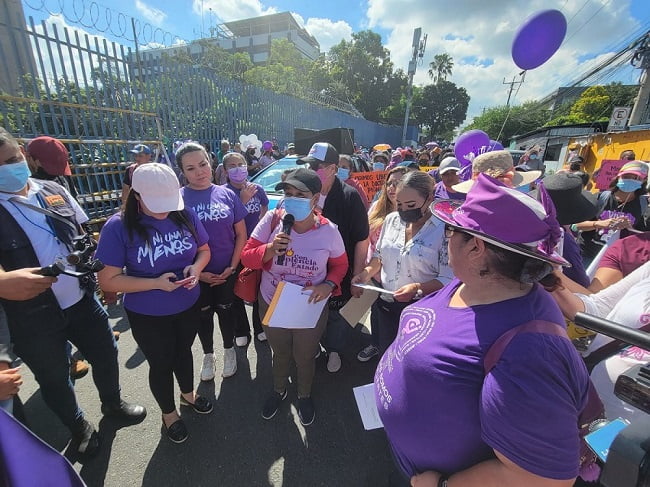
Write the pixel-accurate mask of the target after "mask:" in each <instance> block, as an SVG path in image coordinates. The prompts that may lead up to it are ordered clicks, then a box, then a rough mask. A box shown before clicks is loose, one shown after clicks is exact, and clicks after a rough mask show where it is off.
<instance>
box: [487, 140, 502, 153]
mask: <svg viewBox="0 0 650 487" xmlns="http://www.w3.org/2000/svg"><path fill="white" fill-rule="evenodd" d="M493 150H503V144H502V143H501V142H499V141H498V140H492V139H490V146H489V148H488V152H489V151H493Z"/></svg>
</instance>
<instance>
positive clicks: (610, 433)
mask: <svg viewBox="0 0 650 487" xmlns="http://www.w3.org/2000/svg"><path fill="white" fill-rule="evenodd" d="M629 424H630V423H629V422H628V421H627V420H625V419H622V418H618V419H615V420H614V421H612V422H610V423H607V424H606V425H605V426H603V427H602V428H599V429H597V430H596V431H594V432H593V433H589V434H588V435H587V436H585V441H586V442H587V445H589V448H590V449H591V451H593V452H594V453H595V454H596V455H597V456H598V458H600V460H602V461H603V462H605V461H606V460H607V454H608V453H609V447H610V446H612V443H613V442H614V439H616V435H618V434H619V433H620V432H621V430H623V429H625V428H626V427H627V426H629Z"/></svg>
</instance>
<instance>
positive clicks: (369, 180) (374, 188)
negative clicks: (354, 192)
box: [350, 171, 388, 201]
mask: <svg viewBox="0 0 650 487" xmlns="http://www.w3.org/2000/svg"><path fill="white" fill-rule="evenodd" d="M386 174H388V171H371V172H353V173H350V177H351V178H352V179H356V180H357V181H358V182H359V184H360V185H361V187H362V188H363V190H364V191H365V192H366V195H368V199H369V200H370V201H372V199H373V198H374V197H375V194H376V193H377V192H379V191H381V189H382V187H383V186H384V182H385V181H386Z"/></svg>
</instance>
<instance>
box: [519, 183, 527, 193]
mask: <svg viewBox="0 0 650 487" xmlns="http://www.w3.org/2000/svg"><path fill="white" fill-rule="evenodd" d="M517 191H521V192H522V193H530V184H524V185H523V186H519V187H518V188H517Z"/></svg>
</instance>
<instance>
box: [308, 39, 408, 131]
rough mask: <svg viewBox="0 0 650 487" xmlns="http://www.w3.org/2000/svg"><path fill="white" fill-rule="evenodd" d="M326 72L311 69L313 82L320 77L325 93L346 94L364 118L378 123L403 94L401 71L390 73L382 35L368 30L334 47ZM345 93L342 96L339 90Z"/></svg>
mask: <svg viewBox="0 0 650 487" xmlns="http://www.w3.org/2000/svg"><path fill="white" fill-rule="evenodd" d="M325 66H326V71H327V74H324V72H323V71H322V70H321V71H320V72H319V71H318V70H317V71H316V72H315V71H314V70H312V72H311V74H312V79H314V78H315V77H316V76H315V75H316V74H318V75H319V76H320V78H319V79H320V81H321V82H322V83H327V85H326V86H323V87H322V90H324V92H325V93H327V94H328V95H331V96H335V97H336V96H337V95H339V96H338V97H339V98H340V95H345V97H344V98H342V99H343V101H347V102H349V103H351V104H353V105H354V106H355V107H356V108H357V109H358V110H359V111H360V112H361V113H362V114H363V115H364V116H365V117H366V118H367V119H369V120H373V121H377V120H379V119H380V118H381V117H380V113H381V112H382V110H383V109H385V108H386V107H388V106H390V105H391V104H392V103H394V100H397V99H399V97H400V96H401V94H402V93H404V92H405V89H406V84H407V79H406V76H405V75H404V72H403V71H401V70H397V71H393V63H392V61H391V60H390V51H389V50H388V49H386V48H385V47H384V46H383V45H382V43H381V36H380V35H379V34H377V33H375V32H372V31H370V30H365V31H361V32H356V33H354V34H352V39H351V40H350V41H345V40H343V41H341V42H340V43H339V44H337V45H335V46H333V47H332V48H331V49H330V51H329V53H328V54H327V56H326V63H325ZM343 87H345V91H344V92H343V93H341V92H340V91H341V88H343Z"/></svg>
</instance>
